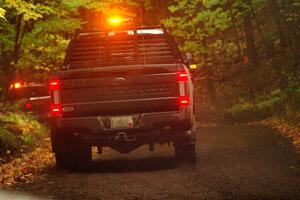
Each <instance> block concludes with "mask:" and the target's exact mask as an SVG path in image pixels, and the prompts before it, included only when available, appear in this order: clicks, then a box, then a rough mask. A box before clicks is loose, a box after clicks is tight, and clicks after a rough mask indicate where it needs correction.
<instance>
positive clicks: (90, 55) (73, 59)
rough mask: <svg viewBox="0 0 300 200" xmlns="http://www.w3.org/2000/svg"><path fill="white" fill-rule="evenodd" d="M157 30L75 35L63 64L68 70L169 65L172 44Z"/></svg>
mask: <svg viewBox="0 0 300 200" xmlns="http://www.w3.org/2000/svg"><path fill="white" fill-rule="evenodd" d="M170 43H172V42H171V40H170V39H169V38H168V37H167V35H166V34H165V33H164V32H163V30H162V29H161V28H157V29H136V30H126V31H108V32H91V33H86V32H84V33H79V34H78V36H77V38H76V39H73V40H72V41H71V43H70V45H69V50H68V55H67V57H66V61H65V65H68V66H69V67H70V68H71V69H78V68H89V67H100V66H111V65H126V64H159V63H173V62H175V61H176V60H177V56H176V53H177V52H176V50H175V49H174V48H175V44H173V45H171V44H170Z"/></svg>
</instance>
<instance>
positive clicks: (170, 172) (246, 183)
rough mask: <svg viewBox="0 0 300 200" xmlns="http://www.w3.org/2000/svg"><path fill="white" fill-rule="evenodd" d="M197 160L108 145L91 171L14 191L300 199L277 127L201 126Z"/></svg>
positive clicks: (290, 151) (293, 160)
mask: <svg viewBox="0 0 300 200" xmlns="http://www.w3.org/2000/svg"><path fill="white" fill-rule="evenodd" d="M197 137H198V138H197V163H196V164H195V165H193V164H187V163H183V162H178V161H176V160H175V159H174V153H173V148H172V147H168V145H165V146H162V147H161V146H159V145H157V146H155V147H156V148H155V151H154V152H149V150H148V147H147V146H145V147H141V148H139V149H137V150H136V151H134V152H132V153H131V154H125V155H120V154H118V153H116V152H113V151H112V150H109V149H105V151H104V155H100V156H99V155H95V156H94V161H93V163H92V169H91V170H90V171H88V172H82V173H79V172H69V171H56V170H55V168H54V167H53V168H50V169H48V171H47V172H46V174H45V175H44V176H43V178H42V179H37V180H36V181H35V182H33V183H29V184H23V185H19V186H17V187H16V188H15V189H14V190H15V191H18V192H21V193H22V194H27V195H30V196H34V197H37V198H41V199H59V200H60V199H126V200H127V199H128V200H130V199H133V200H140V199H164V200H165V199H189V200H190V199H197V200H198V199H199V200H201V199H300V160H299V157H297V155H296V151H295V149H294V147H293V145H292V144H291V142H290V141H289V140H288V139H287V138H284V137H283V136H281V135H280V134H279V133H277V132H276V131H274V130H272V129H269V128H266V127H260V126H251V125H237V126H229V125H228V126H216V127H206V128H199V129H198V135H197Z"/></svg>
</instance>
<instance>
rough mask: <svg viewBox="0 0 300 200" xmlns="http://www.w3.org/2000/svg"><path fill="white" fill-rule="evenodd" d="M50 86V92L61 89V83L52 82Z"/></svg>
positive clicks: (57, 81)
mask: <svg viewBox="0 0 300 200" xmlns="http://www.w3.org/2000/svg"><path fill="white" fill-rule="evenodd" d="M49 85H50V91H53V90H58V89H59V88H60V81H59V80H51V81H50V84H49Z"/></svg>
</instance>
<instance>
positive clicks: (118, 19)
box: [108, 16, 131, 26]
mask: <svg viewBox="0 0 300 200" xmlns="http://www.w3.org/2000/svg"><path fill="white" fill-rule="evenodd" d="M129 21H131V19H130V18H122V17H120V16H113V17H110V18H109V19H108V22H109V24H110V25H111V26H120V25H121V24H122V23H124V22H129Z"/></svg>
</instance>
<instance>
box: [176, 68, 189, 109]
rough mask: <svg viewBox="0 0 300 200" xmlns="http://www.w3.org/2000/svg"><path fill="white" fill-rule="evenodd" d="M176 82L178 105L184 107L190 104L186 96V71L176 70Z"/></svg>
mask: <svg viewBox="0 0 300 200" xmlns="http://www.w3.org/2000/svg"><path fill="white" fill-rule="evenodd" d="M177 82H178V86H179V98H178V104H179V106H180V107H185V106H188V105H189V104H190V98H189V96H188V74H187V73H186V72H177Z"/></svg>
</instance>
